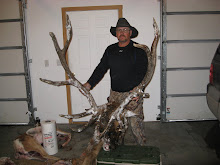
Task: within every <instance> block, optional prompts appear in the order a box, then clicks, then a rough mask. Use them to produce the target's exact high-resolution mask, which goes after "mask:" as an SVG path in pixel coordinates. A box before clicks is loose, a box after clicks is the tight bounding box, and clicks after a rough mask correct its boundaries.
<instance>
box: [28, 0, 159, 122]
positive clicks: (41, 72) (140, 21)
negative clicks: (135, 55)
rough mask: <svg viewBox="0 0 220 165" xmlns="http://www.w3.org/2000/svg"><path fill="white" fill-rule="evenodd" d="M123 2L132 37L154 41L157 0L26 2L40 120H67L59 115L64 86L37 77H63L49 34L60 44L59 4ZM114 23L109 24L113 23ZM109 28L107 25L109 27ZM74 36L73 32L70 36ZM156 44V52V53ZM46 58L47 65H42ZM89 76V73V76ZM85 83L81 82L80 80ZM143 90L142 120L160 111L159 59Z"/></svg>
mask: <svg viewBox="0 0 220 165" xmlns="http://www.w3.org/2000/svg"><path fill="white" fill-rule="evenodd" d="M106 5H123V17H125V18H126V19H127V20H128V21H129V23H130V24H131V25H132V26H135V27H136V28H137V29H138V31H139V36H138V37H137V38H135V39H134V40H135V41H137V42H139V43H142V44H146V45H148V46H149V47H150V46H151V43H152V41H153V37H154V36H153V34H154V32H153V27H152V22H153V17H154V18H155V19H156V21H157V23H158V25H160V2H159V1H158V0H108V1H107V0H105V1H104V0H83V1H82V0H62V1H61V0H29V1H28V4H27V35H28V48H29V57H30V58H31V59H32V61H33V62H32V63H31V65H30V67H31V80H32V88H33V101H34V107H37V112H36V116H38V117H40V119H41V120H45V119H55V120H56V121H57V123H67V122H68V120H67V119H64V118H61V117H59V114H67V113H68V112H67V100H66V87H65V86H64V87H54V86H51V85H47V84H45V83H42V82H41V81H40V80H39V78H46V79H50V80H65V74H64V70H63V68H62V67H61V66H57V59H58V57H57V54H56V52H55V49H54V46H53V43H52V41H51V38H50V36H49V32H51V31H52V32H54V33H55V35H56V36H57V39H58V42H59V43H60V45H62V44H63V33H62V32H63V30H62V14H61V8H62V7H78V6H106ZM115 25H116V23H115V24H114V25H112V26H115ZM109 28H110V27H109ZM73 37H74V36H73ZM159 47H160V45H158V53H157V55H160V54H159V53H160V52H159ZM45 60H48V61H49V66H48V67H45V63H44V62H45ZM73 72H74V71H73ZM88 78H89V77H88ZM82 83H84V82H82ZM146 92H149V93H150V95H151V98H150V99H146V100H145V103H144V113H145V121H153V120H155V119H156V116H157V114H159V113H160V112H159V109H157V107H158V105H160V61H158V62H157V66H156V72H155V75H154V77H153V80H152V81H151V83H150V85H149V86H148V88H147V90H146Z"/></svg>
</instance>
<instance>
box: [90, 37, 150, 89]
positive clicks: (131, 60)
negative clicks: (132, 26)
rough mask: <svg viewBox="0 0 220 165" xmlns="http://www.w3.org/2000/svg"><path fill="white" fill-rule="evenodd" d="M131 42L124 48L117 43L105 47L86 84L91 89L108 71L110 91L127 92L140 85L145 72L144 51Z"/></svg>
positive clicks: (146, 62)
mask: <svg viewBox="0 0 220 165" xmlns="http://www.w3.org/2000/svg"><path fill="white" fill-rule="evenodd" d="M133 43H134V42H133V41H130V43H129V44H128V45H127V46H126V47H119V46H118V43H115V44H112V45H110V46H108V47H107V49H106V50H105V53H104V55H103V57H102V58H101V60H100V63H99V64H98V66H97V67H96V68H95V70H94V72H93V74H92V76H91V77H90V78H89V80H88V83H89V84H90V85H91V88H93V87H94V86H95V85H96V84H98V83H99V81H100V80H101V79H102V78H103V77H104V75H105V73H106V72H107V70H108V69H110V77H111V89H112V90H113V91H117V92H128V91H130V90H132V89H133V88H134V87H136V86H137V85H139V84H140V82H141V81H142V80H143V78H144V76H145V74H146V71H147V65H148V60H147V55H146V53H145V51H144V50H142V49H140V48H136V47H134V46H133Z"/></svg>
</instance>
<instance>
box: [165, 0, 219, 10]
mask: <svg viewBox="0 0 220 165" xmlns="http://www.w3.org/2000/svg"><path fill="white" fill-rule="evenodd" d="M166 2H167V11H168V12H172V11H219V10H220V1H219V0H184V1H183V0H166Z"/></svg>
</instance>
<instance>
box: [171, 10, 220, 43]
mask: <svg viewBox="0 0 220 165" xmlns="http://www.w3.org/2000/svg"><path fill="white" fill-rule="evenodd" d="M219 29H220V15H217V14H216V15H213V14H210V15H168V16H167V39H168V40H187V39H219V38H220V33H219Z"/></svg>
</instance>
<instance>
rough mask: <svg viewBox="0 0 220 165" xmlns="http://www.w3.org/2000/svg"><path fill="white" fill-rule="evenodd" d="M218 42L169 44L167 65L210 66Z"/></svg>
mask: <svg viewBox="0 0 220 165" xmlns="http://www.w3.org/2000/svg"><path fill="white" fill-rule="evenodd" d="M217 46H218V43H217V42H216V43H181V44H172V43H170V44H168V45H167V67H168V68H176V67H209V66H210V64H211V61H212V58H213V56H214V54H215V51H216V48H217Z"/></svg>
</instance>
